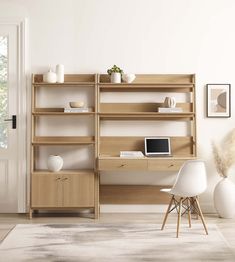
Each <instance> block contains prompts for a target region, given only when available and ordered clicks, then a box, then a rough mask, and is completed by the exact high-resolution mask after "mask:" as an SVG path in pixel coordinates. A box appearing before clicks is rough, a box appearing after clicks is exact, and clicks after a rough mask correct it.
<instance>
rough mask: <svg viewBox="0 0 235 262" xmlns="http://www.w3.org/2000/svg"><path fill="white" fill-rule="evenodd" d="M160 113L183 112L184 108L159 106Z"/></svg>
mask: <svg viewBox="0 0 235 262" xmlns="http://www.w3.org/2000/svg"><path fill="white" fill-rule="evenodd" d="M158 112H159V113H182V112H183V109H182V108H181V107H159V108H158Z"/></svg>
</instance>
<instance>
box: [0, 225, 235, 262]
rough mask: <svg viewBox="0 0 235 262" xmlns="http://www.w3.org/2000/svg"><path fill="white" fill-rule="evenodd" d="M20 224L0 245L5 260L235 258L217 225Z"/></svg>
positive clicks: (132, 261)
mask: <svg viewBox="0 0 235 262" xmlns="http://www.w3.org/2000/svg"><path fill="white" fill-rule="evenodd" d="M208 230H209V235H208V236H207V235H205V234H204V231H203V228H202V225H199V224H198V225H197V224H196V225H193V227H192V228H191V229H189V228H188V227H187V225H182V226H181V235H180V238H178V239H177V238H175V231H176V225H167V226H166V228H165V230H164V231H161V230H160V225H158V224H116V223H115V224H114V223H112V224H111V223H110V224H108V223H106V224H101V223H89V224H88V223H85V224H84V223H82V224H19V225H17V226H16V227H15V228H14V229H13V230H12V231H11V232H10V233H9V235H8V236H7V237H6V238H5V240H3V242H2V243H1V245H0V261H4V262H5V261H9V262H12V261H13V262H14V261H17V262H18V261H34V262H38V261H40V262H41V261H51V262H62V261H63V262H67V261H68V262H70V261H76V262H93V261H95V262H110V261H111V262H138V261H148V262H149V261H154V262H156V261H187V262H189V261H190V262H191V261H235V257H234V255H233V253H232V251H231V249H230V248H229V246H228V244H227V243H226V240H225V239H224V238H223V235H222V234H221V233H220V231H219V229H218V228H217V226H216V225H213V224H210V225H208Z"/></svg>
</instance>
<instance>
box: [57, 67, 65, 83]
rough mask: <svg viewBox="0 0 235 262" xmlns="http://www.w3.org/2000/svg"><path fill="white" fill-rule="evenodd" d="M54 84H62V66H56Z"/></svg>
mask: <svg viewBox="0 0 235 262" xmlns="http://www.w3.org/2000/svg"><path fill="white" fill-rule="evenodd" d="M56 82H57V83H64V65H60V64H59V65H56Z"/></svg>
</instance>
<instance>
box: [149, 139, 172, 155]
mask: <svg viewBox="0 0 235 262" xmlns="http://www.w3.org/2000/svg"><path fill="white" fill-rule="evenodd" d="M170 154H171V148H170V138H169V137H146V138H145V155H146V156H147V155H170Z"/></svg>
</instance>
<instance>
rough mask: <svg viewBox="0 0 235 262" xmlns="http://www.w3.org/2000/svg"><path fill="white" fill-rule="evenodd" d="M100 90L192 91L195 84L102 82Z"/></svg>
mask: <svg viewBox="0 0 235 262" xmlns="http://www.w3.org/2000/svg"><path fill="white" fill-rule="evenodd" d="M98 86H99V89H100V91H103V92H112V91H113V92H115V91H119V92H125V91H126V92H146V91H152V92H153V91H158V92H192V90H193V88H194V84H185V83H182V84H178V83H177V84H166V83H158V84H152V83H151V84H149V83H130V84H127V83H120V84H112V83H100V84H98Z"/></svg>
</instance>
